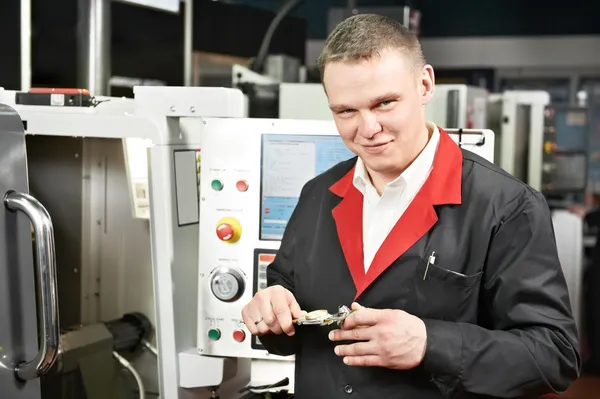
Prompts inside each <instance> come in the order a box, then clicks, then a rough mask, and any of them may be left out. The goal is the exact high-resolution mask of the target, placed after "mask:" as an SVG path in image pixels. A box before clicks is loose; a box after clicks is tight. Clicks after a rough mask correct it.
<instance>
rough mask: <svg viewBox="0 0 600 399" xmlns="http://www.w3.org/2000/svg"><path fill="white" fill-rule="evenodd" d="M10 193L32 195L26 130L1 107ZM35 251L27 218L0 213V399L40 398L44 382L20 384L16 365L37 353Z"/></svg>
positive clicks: (1, 145)
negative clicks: (16, 377) (28, 170)
mask: <svg viewBox="0 0 600 399" xmlns="http://www.w3.org/2000/svg"><path fill="white" fill-rule="evenodd" d="M9 190H15V191H17V192H21V193H28V192H29V189H28V183H27V158H26V151H25V133H24V131H23V124H22V122H21V119H20V118H19V116H18V115H17V114H16V112H15V111H14V110H13V109H12V108H10V107H8V106H6V105H2V104H0V196H1V197H2V198H4V195H5V194H6V192H7V191H9ZM36 314H37V313H36V294H35V285H34V268H33V245H32V233H31V227H30V223H29V220H28V219H27V216H25V215H24V214H23V213H13V212H10V211H8V210H7V209H6V208H5V207H4V206H2V207H1V209H0V320H2V322H1V323H0V397H1V398H11V399H39V398H41V392H40V381H39V379H35V380H32V381H27V382H18V381H17V380H16V379H15V374H14V371H13V370H14V367H15V364H17V363H20V362H22V361H28V360H31V359H33V358H34V357H35V356H36V354H37V352H38V341H37V335H38V334H37V331H38V329H37V327H38V326H37V317H36Z"/></svg>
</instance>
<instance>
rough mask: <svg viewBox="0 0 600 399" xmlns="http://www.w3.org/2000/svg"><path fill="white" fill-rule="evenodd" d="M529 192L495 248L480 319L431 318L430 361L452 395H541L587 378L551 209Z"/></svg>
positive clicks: (436, 380) (487, 267)
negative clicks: (582, 371) (582, 373)
mask: <svg viewBox="0 0 600 399" xmlns="http://www.w3.org/2000/svg"><path fill="white" fill-rule="evenodd" d="M528 195H529V196H528V197H526V198H525V199H524V200H523V201H522V202H521V204H520V205H518V207H517V209H516V211H515V212H513V213H512V214H511V215H510V216H509V217H508V218H506V219H505V220H504V221H503V222H502V223H501V225H500V227H499V228H498V229H497V231H496V233H495V234H494V236H493V238H492V241H491V244H490V247H489V248H488V254H487V262H486V264H485V267H484V279H483V282H482V292H481V299H480V306H482V307H483V308H482V312H480V314H481V317H482V320H481V321H480V323H478V324H479V325H474V324H468V323H455V322H449V321H439V320H424V322H425V325H426V328H427V348H426V353H425V357H424V359H423V362H422V367H423V368H424V369H425V370H426V371H427V372H428V373H429V374H430V375H431V376H432V381H433V382H434V383H435V384H436V385H437V386H438V388H439V389H440V390H441V391H442V392H444V393H445V394H446V395H448V396H449V397H462V396H463V395H464V394H465V393H469V394H474V395H475V396H477V395H489V396H493V397H504V398H509V397H525V396H527V397H536V395H542V394H545V393H550V392H554V393H559V392H563V391H565V390H566V389H567V388H568V386H569V385H570V384H571V382H573V381H574V380H575V379H576V378H578V376H579V373H580V369H581V358H580V354H579V346H578V334H577V329H576V326H575V322H574V319H573V316H572V313H571V305H570V302H569V295H568V291H567V285H566V282H565V278H564V275H563V272H562V269H561V265H560V262H559V259H558V253H557V248H556V243H555V238H554V229H553V225H552V220H551V216H550V211H549V209H548V206H547V204H546V201H545V200H544V198H543V197H542V196H541V195H540V194H536V195H534V194H530V193H528ZM482 326H486V327H487V328H484V327H482ZM530 395H531V396H530Z"/></svg>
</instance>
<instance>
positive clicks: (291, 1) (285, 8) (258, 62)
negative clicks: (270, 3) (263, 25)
mask: <svg viewBox="0 0 600 399" xmlns="http://www.w3.org/2000/svg"><path fill="white" fill-rule="evenodd" d="M301 1H302V0H287V1H286V2H285V3H284V4H283V5H282V6H281V8H280V9H279V11H277V14H275V18H273V20H272V21H271V24H270V25H269V28H268V29H267V32H266V33H265V36H264V37H263V41H262V43H261V45H260V49H259V50H258V55H257V56H256V58H255V59H254V61H253V62H252V65H251V67H250V69H251V70H252V71H254V72H256V73H262V72H263V70H264V64H265V60H266V59H267V56H268V55H269V47H270V46H271V40H273V35H274V34H275V30H277V27H278V26H279V24H280V23H281V21H282V20H283V19H284V18H285V17H286V16H287V15H288V14H289V13H290V12H291V11H292V10H293V9H294V7H296V6H297V5H298V4H300V2H301Z"/></svg>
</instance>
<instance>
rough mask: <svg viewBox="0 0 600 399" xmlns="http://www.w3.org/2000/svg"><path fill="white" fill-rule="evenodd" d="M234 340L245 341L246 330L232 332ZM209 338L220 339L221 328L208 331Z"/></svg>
mask: <svg viewBox="0 0 600 399" xmlns="http://www.w3.org/2000/svg"><path fill="white" fill-rule="evenodd" d="M232 337H233V340H234V341H236V342H243V341H244V340H245V339H246V333H245V332H244V330H235V331H234V332H233V334H232ZM208 339H210V340H211V341H218V340H220V339H221V330H219V329H218V328H213V329H211V330H209V331H208Z"/></svg>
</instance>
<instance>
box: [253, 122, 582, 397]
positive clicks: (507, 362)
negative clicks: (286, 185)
mask: <svg viewBox="0 0 600 399" xmlns="http://www.w3.org/2000/svg"><path fill="white" fill-rule="evenodd" d="M440 133H441V136H440V143H439V146H438V150H437V153H436V156H435V160H434V164H433V168H432V171H431V174H430V175H429V178H428V179H427V181H426V182H425V184H424V185H423V188H422V189H421V190H420V191H419V193H418V194H417V196H416V197H415V199H414V200H413V201H412V203H411V204H410V205H409V207H408V209H407V210H406V211H405V213H404V214H403V215H402V217H401V218H400V220H399V221H398V223H397V224H396V225H395V226H394V228H393V229H392V231H391V232H390V234H389V235H388V237H387V238H386V240H385V241H384V243H383V244H382V246H381V248H380V250H379V252H378V253H377V254H376V256H375V258H374V260H373V263H372V264H371V266H370V268H369V270H368V272H367V273H366V274H365V272H364V268H363V252H362V248H363V246H362V201H363V197H362V194H361V193H360V192H359V191H358V190H357V189H356V188H355V187H354V185H353V184H352V178H353V173H354V167H355V163H356V159H355V158H354V159H351V160H349V161H345V162H342V163H340V164H338V165H336V166H334V167H333V168H332V169H330V170H328V171H327V172H325V173H323V174H321V175H319V176H317V177H316V178H314V179H313V180H311V181H309V182H308V183H307V184H306V185H305V186H304V188H303V190H302V194H301V197H300V199H299V202H298V205H297V206H296V209H295V211H294V213H293V215H292V217H291V219H290V221H289V223H288V226H287V228H286V231H285V234H284V237H283V240H282V242H281V247H280V249H279V251H278V253H277V256H276V258H275V261H274V262H273V263H272V264H271V265H270V266H269V268H268V269H267V280H268V285H269V286H272V285H277V284H279V285H282V286H284V287H285V288H287V289H289V290H290V291H291V292H292V293H294V295H295V297H296V299H297V300H298V302H299V304H300V306H301V307H302V309H304V310H307V311H310V310H314V309H328V310H329V311H330V312H335V311H336V310H337V307H338V306H339V305H341V304H346V305H349V304H350V303H351V302H352V301H354V300H356V301H358V302H359V303H360V304H361V305H363V306H366V307H372V308H379V309H402V310H405V311H407V312H409V313H411V314H413V315H416V316H418V317H420V318H421V319H422V320H424V322H425V325H426V328H427V348H426V353H425V358H424V360H423V362H422V363H421V365H419V366H418V367H416V368H414V369H412V370H407V371H398V370H391V369H385V368H377V367H353V366H346V365H345V364H344V363H343V362H342V359H341V358H340V357H338V356H337V355H336V354H335V353H334V347H335V345H337V344H339V343H334V342H331V341H330V340H329V339H328V337H327V334H328V333H329V331H330V330H331V329H332V328H334V327H331V328H329V327H314V326H309V327H297V328H296V334H295V335H294V336H293V337H288V336H286V335H280V336H275V335H267V336H263V337H261V338H260V340H261V342H262V343H263V345H264V346H265V347H266V349H267V350H268V351H269V352H271V353H274V354H278V355H291V354H295V356H296V375H295V379H296V380H295V397H296V398H297V399H320V398H323V399H336V398H356V399H359V398H365V399H366V398H369V399H371V398H373V399H375V398H377V399H386V398H389V399H392V398H393V399H400V398H406V399H425V398H427V399H433V398H447V397H455V398H489V397H512V398H514V397H522V398H524V397H536V396H537V395H539V394H542V393H546V392H552V391H554V392H560V391H563V390H565V389H566V387H567V386H568V385H569V384H570V383H571V382H572V381H573V380H574V379H575V378H576V377H577V376H578V374H579V370H580V355H579V347H578V336H577V331H576V327H575V322H574V319H573V317H572V314H571V309H570V303H569V295H568V292H567V285H566V283H565V279H564V277H563V273H562V270H561V265H560V263H559V259H558V255H557V249H556V244H555V239H554V231H553V226H552V220H551V215H550V211H549V208H548V206H547V204H546V202H545V200H544V198H543V197H542V196H541V195H540V194H539V193H538V192H536V191H534V190H533V189H531V188H530V187H528V186H527V185H525V184H523V183H522V182H520V181H518V180H516V179H515V178H514V177H512V176H510V175H509V174H507V173H506V172H504V171H502V170H501V169H499V168H498V167H497V166H495V165H493V164H491V163H489V162H487V161H486V160H484V159H483V158H481V157H479V156H477V155H475V154H473V153H472V152H469V151H467V150H461V149H460V148H459V147H458V146H457V145H456V144H455V143H454V141H453V140H452V139H451V138H450V137H449V136H448V135H447V133H445V132H444V131H443V130H441V131H440ZM433 251H435V255H436V261H435V264H434V265H430V266H429V267H428V271H427V275H426V276H425V268H426V264H427V259H428V257H429V255H430V254H431V253H432V252H433ZM424 277H425V278H424Z"/></svg>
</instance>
